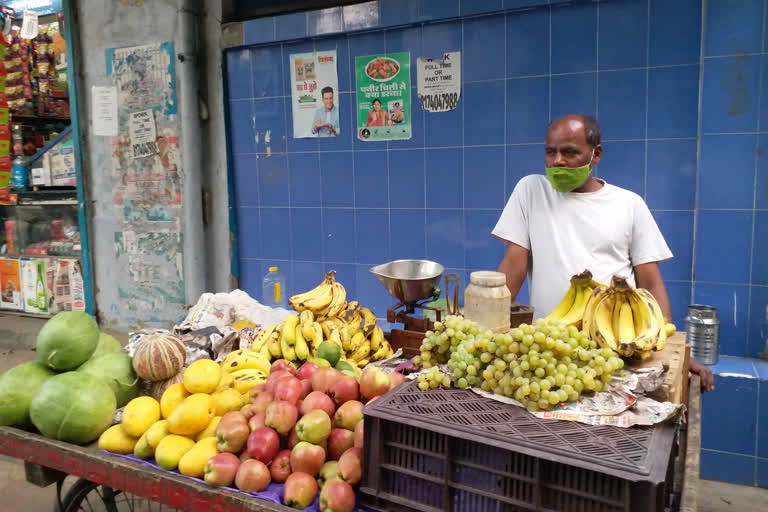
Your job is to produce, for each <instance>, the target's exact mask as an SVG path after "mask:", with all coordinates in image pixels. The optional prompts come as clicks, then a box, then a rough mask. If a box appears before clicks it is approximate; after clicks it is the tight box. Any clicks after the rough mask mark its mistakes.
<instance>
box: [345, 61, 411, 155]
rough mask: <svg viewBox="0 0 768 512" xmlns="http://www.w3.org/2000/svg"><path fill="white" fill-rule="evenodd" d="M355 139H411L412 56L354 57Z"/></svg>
mask: <svg viewBox="0 0 768 512" xmlns="http://www.w3.org/2000/svg"><path fill="white" fill-rule="evenodd" d="M355 77H356V91H357V107H356V108H357V138H358V139H360V140H363V141H384V140H408V139H410V138H411V54H410V53H390V54H382V55H370V56H366V57H355Z"/></svg>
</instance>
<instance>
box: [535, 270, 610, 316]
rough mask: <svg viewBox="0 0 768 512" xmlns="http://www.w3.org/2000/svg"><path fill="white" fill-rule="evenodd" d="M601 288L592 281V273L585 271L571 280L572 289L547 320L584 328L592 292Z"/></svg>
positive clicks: (569, 289)
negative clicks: (584, 317)
mask: <svg viewBox="0 0 768 512" xmlns="http://www.w3.org/2000/svg"><path fill="white" fill-rule="evenodd" d="M599 286H601V285H600V283H598V282H596V281H594V280H592V273H591V272H590V271H589V270H585V271H584V272H582V273H581V274H576V275H575V276H573V277H572V278H571V287H570V288H568V291H567V292H565V297H563V300H561V301H560V304H558V305H557V307H556V308H555V309H554V311H552V312H551V313H550V314H549V315H547V317H546V318H545V320H551V319H555V320H560V321H561V322H563V323H564V324H566V325H569V326H570V325H572V326H574V327H576V328H577V329H581V327H582V317H583V316H584V309H585V307H586V305H587V301H588V300H589V297H590V295H591V294H592V291H593V290H594V289H595V288H597V287H599Z"/></svg>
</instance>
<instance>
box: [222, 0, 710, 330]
mask: <svg viewBox="0 0 768 512" xmlns="http://www.w3.org/2000/svg"><path fill="white" fill-rule="evenodd" d="M551 3H552V4H556V3H558V2H551ZM540 4H547V2H543V1H531V0H528V1H524V0H522V1H521V0H518V1H511V0H505V1H502V0H495V1H484V2H461V3H460V5H459V2H458V1H453V2H451V1H445V2H443V1H440V2H436V1H429V0H421V1H413V0H409V1H407V2H405V1H397V0H389V1H387V0H385V1H381V2H370V3H368V4H358V5H355V6H348V7H344V8H343V9H342V8H337V9H327V10H324V11H319V12H311V13H307V14H296V15H291V16H286V17H279V18H267V19H262V20H255V21H252V22H247V23H246V24H245V27H244V34H245V41H246V43H249V44H257V43H258V44H261V45H260V46H249V47H245V48H240V49H235V50H230V51H228V52H227V55H226V57H227V58H226V61H227V70H228V71H227V77H228V83H227V87H228V93H229V111H230V141H231V150H232V153H233V157H232V162H233V167H234V177H235V178H234V179H235V188H236V189H237V191H238V192H237V197H236V206H237V213H238V220H239V224H240V228H239V231H240V232H239V235H240V251H241V252H240V268H241V276H240V277H241V285H242V287H244V288H245V289H246V290H248V291H249V292H251V293H253V294H254V295H255V296H259V295H260V281H261V278H262V276H263V275H264V273H265V271H266V268H267V267H268V266H270V265H273V264H278V265H279V266H281V267H283V270H284V271H285V273H286V278H287V281H288V282H287V285H288V289H289V292H294V291H298V290H303V289H306V288H307V287H309V286H311V285H312V284H313V283H315V282H317V281H319V279H320V278H321V276H322V272H323V270H327V269H330V268H335V269H336V270H337V271H338V273H339V278H340V279H341V280H342V282H343V283H344V285H345V286H346V287H347V288H348V289H349V290H351V291H352V290H354V293H355V295H356V296H357V297H359V298H361V300H362V299H365V302H366V303H368V304H371V305H372V306H373V309H374V311H375V312H376V313H377V314H378V315H379V316H383V315H384V313H385V311H386V308H387V307H388V306H390V305H391V304H392V302H393V300H392V299H391V297H389V295H388V294H387V293H386V291H385V290H384V288H383V287H382V286H381V285H380V284H379V283H378V282H377V281H376V280H375V279H374V278H373V276H372V275H371V274H370V273H369V271H368V269H369V267H370V266H371V265H373V264H377V263H382V262H386V261H389V260H392V259H397V258H429V259H433V260H436V261H439V262H441V263H443V264H444V265H445V266H446V267H447V268H448V269H449V270H451V271H454V272H458V273H459V274H460V275H461V276H462V282H464V283H466V282H467V278H468V275H469V273H470V272H471V271H474V270H479V269H495V268H496V266H497V265H498V263H499V261H500V260H501V257H502V255H503V249H504V248H503V245H502V244H501V243H500V242H498V241H496V240H494V239H492V238H491V237H490V234H489V233H490V230H491V228H492V227H493V225H494V224H495V222H496V220H497V219H498V216H499V214H500V213H501V210H502V208H503V207H504V204H505V202H506V200H507V198H508V197H509V195H510V194H511V192H512V189H513V188H514V186H515V183H516V182H517V180H518V179H519V178H521V177H522V176H525V175H526V174H530V173H538V172H542V166H543V138H544V131H545V127H546V125H547V123H548V122H549V121H550V120H551V119H553V118H555V117H558V116H561V115H564V114H566V113H573V112H576V113H584V114H590V115H595V116H597V117H598V119H599V120H600V121H601V123H602V125H603V133H604V140H605V143H604V146H605V157H604V158H603V162H602V163H601V165H600V168H599V169H598V170H597V173H598V175H599V176H600V177H602V178H604V179H606V180H607V181H608V182H610V183H614V184H616V185H619V186H623V187H626V188H629V189H631V190H634V191H635V192H637V193H639V194H640V195H642V196H643V197H644V198H645V199H646V200H647V201H648V203H649V205H650V206H651V208H652V210H653V213H654V215H655V216H656V219H657V221H658V222H659V225H660V226H661V229H662V231H663V232H664V234H665V235H666V237H667V240H668V241H669V244H670V246H671V247H672V249H673V251H674V252H675V254H676V256H677V257H676V258H675V260H673V261H671V262H669V263H665V264H664V265H663V267H662V271H663V273H664V276H665V278H666V280H667V283H668V287H669V291H670V296H671V298H672V301H673V308H674V311H675V316H676V321H677V322H678V324H681V322H682V317H683V316H684V311H685V306H687V304H688V303H689V302H690V298H691V297H690V295H691V262H692V255H693V231H694V217H695V216H694V214H693V212H694V207H695V203H694V200H695V191H696V175H697V172H696V161H697V160H696V150H697V144H696V136H697V121H698V114H697V112H698V84H699V74H700V73H699V53H700V52H699V39H700V35H699V34H700V26H701V13H700V8H699V3H698V2H696V1H683V2H674V4H675V5H674V6H672V7H670V6H669V5H667V4H668V2H656V1H655V2H652V3H650V4H649V2H648V1H647V0H616V1H613V2H602V3H594V2H572V3H570V4H568V5H563V6H556V5H540ZM531 6H533V7H531ZM521 8H525V9H522V10H510V9H521ZM491 11H493V12H492V13H491V14H487V15H485V16H474V17H466V16H467V15H476V14H481V13H489V12H491ZM460 16H462V17H460ZM446 17H449V18H450V17H454V18H453V19H449V20H443V21H441V22H430V21H433V20H438V19H443V18H446ZM681 20H682V21H681ZM681 23H682V26H683V28H686V27H689V25H690V27H689V28H690V30H685V31H681V30H680V29H679V27H680V24H681ZM393 25H395V26H396V27H393V28H388V27H390V26H393ZM349 27H352V31H350V30H349ZM356 29H368V31H366V32H362V33H361V32H354V30H356ZM344 30H346V32H345V31H344ZM339 31H341V33H337V34H329V33H330V32H339ZM317 34H324V37H320V38H313V37H311V36H313V35H317ZM576 36H578V37H576ZM286 40H289V41H286ZM326 48H336V49H337V51H338V52H339V82H340V83H339V87H340V89H341V94H340V98H339V102H340V105H341V116H342V117H341V123H342V127H343V128H346V129H344V130H343V132H342V133H343V134H342V136H341V137H339V138H338V139H337V140H310V139H293V137H292V121H291V112H290V102H289V97H288V94H289V90H288V87H289V83H290V82H289V74H288V70H287V66H286V63H287V62H288V55H289V54H291V53H297V52H303V51H311V50H313V49H326ZM455 50H460V51H462V57H463V76H462V79H463V85H462V92H461V101H460V102H459V105H458V108H457V109H456V110H455V111H454V112H451V113H445V114H433V113H428V112H424V111H423V110H422V109H421V105H420V104H419V102H418V101H417V100H416V97H415V91H414V93H413V94H414V98H413V99H414V101H413V105H414V107H413V108H414V115H413V117H414V136H413V138H412V139H411V140H410V141H398V142H390V143H386V142H381V143H375V142H374V143H371V142H360V141H358V140H357V139H356V138H355V137H354V129H353V127H354V124H355V120H354V119H353V118H352V116H351V114H352V112H350V110H351V106H352V105H353V101H354V98H353V93H352V91H353V86H354V83H353V81H354V76H353V71H352V70H353V63H354V58H355V56H358V55H370V54H374V53H381V52H385V51H388V52H394V51H409V52H410V53H411V60H412V62H415V60H416V58H417V57H420V56H427V57H435V56H439V55H441V54H442V53H443V52H445V51H455ZM412 74H413V76H414V77H415V70H414V71H413V73H412ZM254 130H255V132H256V133H254ZM266 130H270V133H271V140H272V143H271V152H272V155H271V156H270V157H267V156H266V154H265V151H266V147H265V145H264V133H265V131H266ZM257 138H258V143H257V142H256V139H257ZM351 293H353V292H351ZM518 299H519V300H520V301H522V302H525V301H527V300H528V296H527V286H526V287H524V289H523V290H522V292H521V295H520V296H519V297H518Z"/></svg>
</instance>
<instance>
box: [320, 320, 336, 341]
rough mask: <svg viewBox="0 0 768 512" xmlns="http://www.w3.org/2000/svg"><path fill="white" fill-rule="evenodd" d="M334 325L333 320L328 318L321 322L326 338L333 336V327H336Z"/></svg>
mask: <svg viewBox="0 0 768 512" xmlns="http://www.w3.org/2000/svg"><path fill="white" fill-rule="evenodd" d="M334 325H335V324H334V323H333V322H331V321H330V320H327V319H326V320H323V321H322V322H320V327H322V328H323V336H325V339H326V340H327V339H328V338H330V337H331V327H334Z"/></svg>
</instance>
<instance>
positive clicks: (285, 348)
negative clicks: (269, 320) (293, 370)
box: [280, 336, 296, 361]
mask: <svg viewBox="0 0 768 512" xmlns="http://www.w3.org/2000/svg"><path fill="white" fill-rule="evenodd" d="M280 351H281V352H282V353H283V359H287V360H288V361H295V360H296V349H295V348H293V347H292V346H291V345H289V344H288V343H286V341H285V337H283V336H281V337H280Z"/></svg>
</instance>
